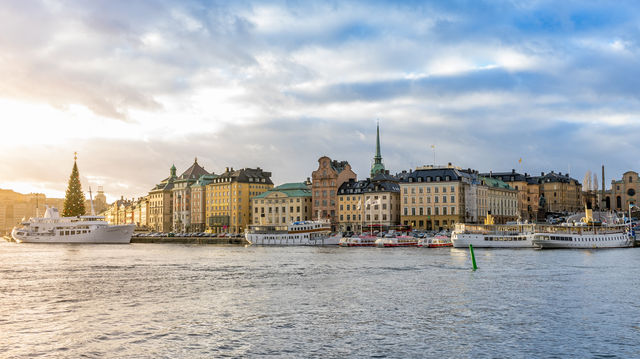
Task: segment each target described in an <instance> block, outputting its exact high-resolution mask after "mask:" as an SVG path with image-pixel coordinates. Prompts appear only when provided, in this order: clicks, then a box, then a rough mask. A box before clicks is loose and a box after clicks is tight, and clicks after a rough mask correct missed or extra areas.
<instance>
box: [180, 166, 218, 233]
mask: <svg viewBox="0 0 640 359" xmlns="http://www.w3.org/2000/svg"><path fill="white" fill-rule="evenodd" d="M208 174H209V173H208V172H207V171H206V170H205V169H204V168H202V167H201V166H200V165H199V164H198V158H196V159H195V160H194V161H193V164H192V165H191V167H189V168H188V169H187V170H186V171H184V172H183V173H182V174H181V175H180V176H178V177H177V178H176V179H175V180H174V181H173V188H172V189H171V192H172V195H173V230H174V231H177V232H188V231H191V230H192V228H191V185H193V184H194V183H196V181H198V179H199V178H200V177H201V176H204V175H208Z"/></svg>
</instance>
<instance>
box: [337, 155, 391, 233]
mask: <svg viewBox="0 0 640 359" xmlns="http://www.w3.org/2000/svg"><path fill="white" fill-rule="evenodd" d="M374 165H375V163H374ZM372 172H374V171H373V170H372ZM375 173H376V174H375V176H374V177H373V178H367V179H366V180H361V181H356V180H354V179H350V180H349V181H347V182H345V183H343V184H342V185H341V186H340V188H339V189H338V193H337V198H338V229H339V230H340V231H341V232H351V231H353V232H362V231H363V230H364V231H374V230H387V229H389V228H391V227H394V226H397V225H398V224H400V186H399V184H398V179H397V178H396V177H394V176H391V175H389V174H388V172H386V171H385V172H380V171H375Z"/></svg>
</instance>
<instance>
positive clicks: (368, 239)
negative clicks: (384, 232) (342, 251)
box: [340, 234, 378, 247]
mask: <svg viewBox="0 0 640 359" xmlns="http://www.w3.org/2000/svg"><path fill="white" fill-rule="evenodd" d="M377 239H378V237H376V236H373V235H371V234H361V235H357V236H352V237H349V238H342V239H341V240H340V246H341V247H375V245H376V240H377Z"/></svg>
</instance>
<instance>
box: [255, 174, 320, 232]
mask: <svg viewBox="0 0 640 359" xmlns="http://www.w3.org/2000/svg"><path fill="white" fill-rule="evenodd" d="M311 198H312V196H311V182H310V181H309V180H307V182H300V183H285V184H283V185H280V186H278V187H275V188H273V189H270V190H268V191H266V192H264V193H262V194H259V195H257V196H254V197H253V198H252V199H251V211H252V213H253V219H252V224H263V225H279V226H282V225H288V224H290V223H291V222H295V221H308V220H312V219H313V218H312V212H311Z"/></svg>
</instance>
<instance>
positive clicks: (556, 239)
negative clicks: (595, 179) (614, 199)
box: [533, 209, 635, 249]
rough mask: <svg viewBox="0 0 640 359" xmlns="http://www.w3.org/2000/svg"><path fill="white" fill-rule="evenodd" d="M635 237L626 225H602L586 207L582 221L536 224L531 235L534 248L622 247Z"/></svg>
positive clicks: (629, 244)
mask: <svg viewBox="0 0 640 359" xmlns="http://www.w3.org/2000/svg"><path fill="white" fill-rule="evenodd" d="M634 241H635V238H634V236H633V230H632V229H631V228H630V227H629V226H628V225H608V226H605V225H602V224H601V223H600V222H596V221H594V220H593V216H592V214H591V210H590V209H587V210H586V213H585V218H583V220H582V222H579V223H576V224H573V225H563V226H538V229H537V231H536V234H535V235H534V237H533V245H534V246H535V247H536V248H540V249H543V248H589V249H596V248H623V247H632V246H633V244H634Z"/></svg>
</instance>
